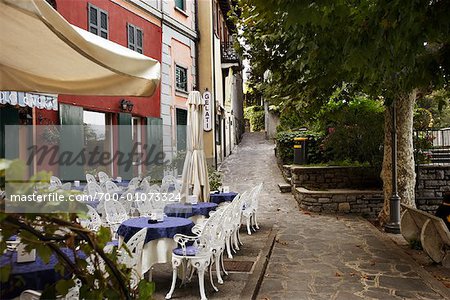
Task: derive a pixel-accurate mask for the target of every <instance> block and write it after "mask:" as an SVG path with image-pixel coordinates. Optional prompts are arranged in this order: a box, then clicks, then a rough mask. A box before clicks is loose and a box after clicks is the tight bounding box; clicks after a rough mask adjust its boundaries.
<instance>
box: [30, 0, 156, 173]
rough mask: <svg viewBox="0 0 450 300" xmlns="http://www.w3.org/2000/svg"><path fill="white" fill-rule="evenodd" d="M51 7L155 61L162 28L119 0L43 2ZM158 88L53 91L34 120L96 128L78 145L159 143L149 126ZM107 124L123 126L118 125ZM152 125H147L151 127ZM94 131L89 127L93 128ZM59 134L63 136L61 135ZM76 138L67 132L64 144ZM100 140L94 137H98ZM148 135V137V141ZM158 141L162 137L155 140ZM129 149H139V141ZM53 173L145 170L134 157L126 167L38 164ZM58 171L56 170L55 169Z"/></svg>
mask: <svg viewBox="0 0 450 300" xmlns="http://www.w3.org/2000/svg"><path fill="white" fill-rule="evenodd" d="M49 2H50V3H52V5H53V6H54V8H56V10H57V11H58V12H59V13H60V14H61V15H62V16H63V17H64V18H65V19H66V20H67V21H68V22H69V23H71V24H72V25H75V26H77V27H80V28H82V29H84V30H87V31H90V32H91V33H93V34H96V35H99V36H101V37H103V38H106V39H108V40H110V41H112V42H115V43H118V44H120V45H122V46H124V47H128V48H129V49H132V50H134V51H137V52H139V53H142V54H144V55H146V56H148V57H151V58H153V59H156V60H158V61H161V49H162V46H161V43H162V30H161V20H160V19H158V18H157V17H155V16H153V15H151V14H150V13H148V12H146V11H144V10H141V9H139V8H137V7H135V6H133V5H132V4H130V3H129V2H127V1H123V0H76V1H67V0H56V1H49ZM160 95H161V92H160V87H158V88H157V90H156V91H155V93H154V94H153V96H151V97H107V96H79V95H61V94H60V95H58V102H59V110H58V111H50V110H36V114H37V116H36V120H37V121H36V123H37V125H40V124H42V125H47V124H61V125H83V124H85V125H91V126H92V128H94V129H96V130H97V133H98V132H100V136H101V137H102V138H101V140H100V139H99V138H98V136H97V137H94V138H93V139H92V140H91V141H86V138H87V137H86V132H85V134H84V136H83V137H81V138H82V139H84V145H85V146H86V147H87V148H89V147H94V146H95V145H100V146H101V149H104V150H105V151H109V152H115V151H120V152H123V153H129V152H130V151H132V147H133V146H132V145H133V142H139V143H144V144H146V143H155V144H159V142H160V141H159V139H160V138H161V139H162V136H161V137H159V136H158V137H156V136H155V134H157V135H159V132H158V131H159V130H156V133H155V129H154V128H155V126H156V127H157V126H160V125H161V124H162V123H161V119H160V103H161V101H160ZM113 125H129V126H121V127H120V129H119V127H116V126H113ZM151 128H153V129H151ZM94 131H95V130H94ZM63 138H64V137H63ZM78 138H79V137H71V138H70V139H68V141H69V143H68V144H66V147H67V148H69V150H72V151H73V150H74V145H73V143H70V142H73V141H74V140H77V139H78ZM99 140H100V141H99ZM150 140H151V141H150ZM161 144H162V142H161ZM139 147H140V148H138V149H135V151H137V152H139V153H140V152H145V149H143V148H142V146H139ZM42 169H50V170H52V171H54V172H55V173H58V174H59V176H61V177H62V178H63V179H66V180H74V179H78V178H80V177H83V176H84V175H83V174H84V173H85V172H89V173H95V172H98V171H106V172H107V173H108V174H110V175H111V176H121V177H124V178H130V177H133V176H137V175H142V174H145V173H146V171H147V168H146V166H145V165H143V164H141V163H140V162H139V161H136V162H133V167H132V169H131V170H130V169H124V168H121V166H118V165H117V163H111V164H108V165H90V166H86V165H85V166H84V167H81V168H78V169H77V167H76V166H68V167H67V168H65V167H61V166H59V170H55V167H50V166H47V165H46V166H42ZM58 171H59V172H58Z"/></svg>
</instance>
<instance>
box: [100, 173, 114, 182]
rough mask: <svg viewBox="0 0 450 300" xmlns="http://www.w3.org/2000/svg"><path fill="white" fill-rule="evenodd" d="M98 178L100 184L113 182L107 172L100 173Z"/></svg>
mask: <svg viewBox="0 0 450 300" xmlns="http://www.w3.org/2000/svg"><path fill="white" fill-rule="evenodd" d="M97 176H98V181H99V182H100V183H103V182H106V181H108V180H111V178H109V176H108V174H106V173H105V172H98V174H97Z"/></svg>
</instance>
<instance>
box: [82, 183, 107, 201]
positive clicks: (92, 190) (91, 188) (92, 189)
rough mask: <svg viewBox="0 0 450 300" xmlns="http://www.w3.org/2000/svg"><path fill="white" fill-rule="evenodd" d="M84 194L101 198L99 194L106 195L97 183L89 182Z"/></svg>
mask: <svg viewBox="0 0 450 300" xmlns="http://www.w3.org/2000/svg"><path fill="white" fill-rule="evenodd" d="M83 192H84V193H85V194H86V195H90V196H92V197H95V196H99V194H101V193H104V191H103V189H102V188H101V187H100V186H99V185H98V183H96V182H89V183H88V184H86V186H85V187H84V190H83Z"/></svg>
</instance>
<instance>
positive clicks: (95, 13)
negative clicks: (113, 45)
mask: <svg viewBox="0 0 450 300" xmlns="http://www.w3.org/2000/svg"><path fill="white" fill-rule="evenodd" d="M88 17H89V31H90V32H91V33H93V34H96V35H99V36H101V37H102V38H105V39H108V13H107V12H106V11H104V10H103V9H100V8H98V7H96V6H93V5H92V4H89V16H88Z"/></svg>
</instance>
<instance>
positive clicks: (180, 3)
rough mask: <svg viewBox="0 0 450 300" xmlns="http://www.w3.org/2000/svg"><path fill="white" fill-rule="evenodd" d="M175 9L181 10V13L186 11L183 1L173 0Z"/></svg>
mask: <svg viewBox="0 0 450 300" xmlns="http://www.w3.org/2000/svg"><path fill="white" fill-rule="evenodd" d="M175 7H176V8H178V9H181V10H182V11H186V2H185V0H175Z"/></svg>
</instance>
